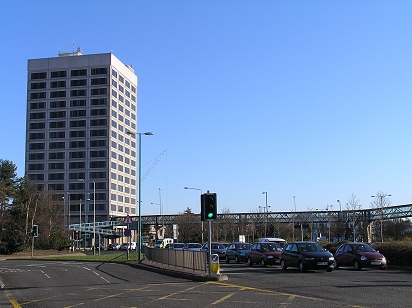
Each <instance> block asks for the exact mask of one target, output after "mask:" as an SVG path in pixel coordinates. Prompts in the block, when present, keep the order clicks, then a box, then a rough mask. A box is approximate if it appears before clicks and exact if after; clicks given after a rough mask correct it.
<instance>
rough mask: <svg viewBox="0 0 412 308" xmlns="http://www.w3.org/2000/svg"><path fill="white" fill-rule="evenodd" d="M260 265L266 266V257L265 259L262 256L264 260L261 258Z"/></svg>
mask: <svg viewBox="0 0 412 308" xmlns="http://www.w3.org/2000/svg"><path fill="white" fill-rule="evenodd" d="M260 265H262V266H263V267H265V266H266V262H265V259H263V258H262V260H260Z"/></svg>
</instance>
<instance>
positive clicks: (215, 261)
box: [210, 254, 220, 275]
mask: <svg viewBox="0 0 412 308" xmlns="http://www.w3.org/2000/svg"><path fill="white" fill-rule="evenodd" d="M210 274H216V275H219V274H220V273H219V255H217V254H212V256H211V258H210Z"/></svg>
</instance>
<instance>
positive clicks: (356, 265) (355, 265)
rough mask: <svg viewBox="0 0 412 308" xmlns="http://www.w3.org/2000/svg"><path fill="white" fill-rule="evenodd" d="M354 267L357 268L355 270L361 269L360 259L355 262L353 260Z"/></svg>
mask: <svg viewBox="0 0 412 308" xmlns="http://www.w3.org/2000/svg"><path fill="white" fill-rule="evenodd" d="M353 267H354V268H355V270H357V271H360V270H361V265H360V264H359V261H358V260H355V262H353Z"/></svg>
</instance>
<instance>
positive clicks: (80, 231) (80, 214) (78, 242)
mask: <svg viewBox="0 0 412 308" xmlns="http://www.w3.org/2000/svg"><path fill="white" fill-rule="evenodd" d="M79 227H80V228H79V236H78V237H77V248H79V251H80V249H82V246H81V244H80V240H81V238H82V199H80V209H79Z"/></svg>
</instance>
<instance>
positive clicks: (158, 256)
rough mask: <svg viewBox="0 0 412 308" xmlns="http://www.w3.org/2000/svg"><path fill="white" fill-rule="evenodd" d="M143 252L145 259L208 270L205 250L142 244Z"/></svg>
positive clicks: (189, 268) (189, 269)
mask: <svg viewBox="0 0 412 308" xmlns="http://www.w3.org/2000/svg"><path fill="white" fill-rule="evenodd" d="M143 253H144V255H145V257H146V259H147V260H149V261H151V262H155V263H159V264H162V265H168V266H171V267H176V268H177V267H179V268H181V269H184V270H188V271H201V272H205V274H206V273H207V271H208V264H207V252H206V251H193V250H186V249H185V250H176V249H165V248H153V247H148V246H144V247H143Z"/></svg>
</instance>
